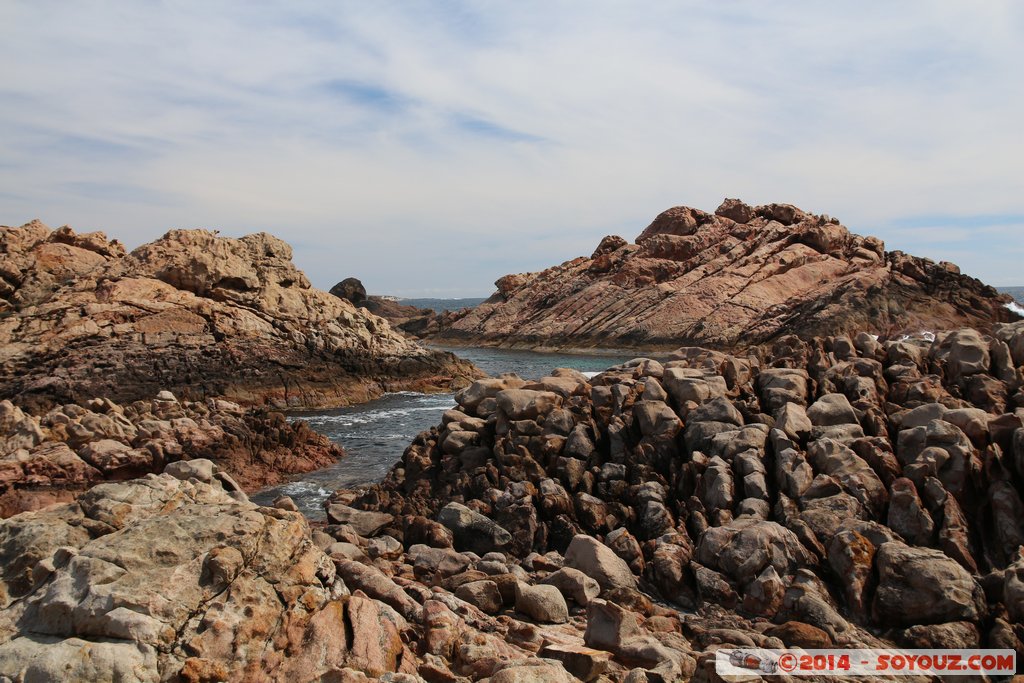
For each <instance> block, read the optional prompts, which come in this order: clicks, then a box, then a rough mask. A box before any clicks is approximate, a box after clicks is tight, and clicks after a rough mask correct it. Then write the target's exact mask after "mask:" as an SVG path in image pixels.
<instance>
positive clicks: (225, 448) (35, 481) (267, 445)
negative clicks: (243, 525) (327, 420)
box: [0, 391, 342, 517]
mask: <svg viewBox="0 0 1024 683" xmlns="http://www.w3.org/2000/svg"><path fill="white" fill-rule="evenodd" d="M341 455H342V450H341V448H339V447H338V446H336V445H335V444H333V443H332V442H331V441H330V440H329V439H328V438H327V437H325V436H323V435H321V434H318V433H316V432H314V431H313V430H311V429H310V428H309V426H308V425H307V424H306V423H305V422H302V421H294V422H289V421H288V420H287V419H285V417H284V415H282V414H281V413H276V412H273V411H268V410H266V409H264V408H251V409H246V408H243V407H241V406H239V405H238V404H237V403H232V402H230V401H226V400H223V399H207V400H206V401H204V402H189V401H178V399H177V398H175V397H174V395H173V394H171V393H170V392H168V391H163V392H160V393H159V394H158V395H157V396H156V397H155V398H153V399H150V400H147V401H135V402H133V403H129V404H124V405H119V404H117V403H114V402H113V401H111V400H109V399H93V400H92V401H88V402H86V403H85V405H77V404H66V405H62V406H57V407H55V408H53V409H52V410H49V411H47V412H46V413H43V414H41V415H31V414H26V413H25V412H24V411H23V410H21V408H19V407H18V406H16V405H14V404H13V403H11V402H10V401H8V400H2V401H0V517H9V516H11V515H13V514H17V513H19V512H24V511H28V510H36V509H39V508H42V507H46V506H47V505H51V504H53V503H56V502H67V501H70V500H72V499H74V498H75V497H77V496H78V495H80V494H81V493H82V492H84V491H86V490H87V489H89V488H90V487H92V486H94V485H96V484H98V483H100V482H103V481H110V480H115V481H119V480H125V479H132V478H135V477H140V476H142V475H144V474H148V473H151V472H157V473H158V472H162V471H163V470H164V468H165V467H166V466H167V465H168V464H170V463H175V462H179V461H190V460H193V459H196V458H206V459H210V460H212V461H213V462H214V463H215V464H216V466H217V468H218V469H219V470H221V471H223V474H222V475H219V476H221V477H226V479H225V480H226V481H229V482H231V483H230V486H232V487H233V488H236V489H240V490H246V491H252V490H254V489H256V488H260V487H262V486H267V485H271V484H277V483H280V482H281V481H282V480H283V479H284V478H285V477H287V476H288V475H290V474H296V473H299V472H309V471H311V470H314V469H318V468H321V467H326V466H327V465H330V464H332V463H334V462H335V461H336V460H337V459H338V458H339V457H341Z"/></svg>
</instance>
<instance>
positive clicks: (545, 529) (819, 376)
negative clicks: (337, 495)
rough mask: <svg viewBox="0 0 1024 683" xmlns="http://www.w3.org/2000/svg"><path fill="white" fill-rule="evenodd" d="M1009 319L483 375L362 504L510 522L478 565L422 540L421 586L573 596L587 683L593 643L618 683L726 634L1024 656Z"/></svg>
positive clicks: (1017, 393) (779, 642) (1015, 376)
mask: <svg viewBox="0 0 1024 683" xmlns="http://www.w3.org/2000/svg"><path fill="white" fill-rule="evenodd" d="M991 332H992V334H991V336H990V335H988V334H986V333H984V332H980V331H975V330H959V331H954V332H952V333H948V332H941V331H940V332H938V333H937V334H936V337H935V339H934V340H931V339H926V338H923V337H912V338H908V339H901V340H898V341H877V340H875V339H873V338H872V337H870V336H867V335H859V334H858V335H851V336H846V335H841V336H838V337H827V338H814V339H811V340H801V339H799V338H798V337H796V336H789V337H785V338H782V339H779V340H778V341H777V342H775V343H774V344H771V345H763V346H757V347H751V348H749V349H747V350H746V351H745V352H743V353H741V354H734V355H730V354H727V353H724V352H721V351H716V350H709V349H702V348H697V347H685V348H681V349H678V350H677V351H675V352H673V353H672V354H668V355H666V356H665V357H663V358H660V359H659V360H651V359H636V360H634V361H630V362H628V363H625V364H623V365H621V366H618V367H615V368H610V369H609V370H607V371H606V372H604V373H602V374H600V375H598V376H596V377H593V378H587V377H584V376H582V375H578V374H573V373H572V372H570V371H556V372H554V373H553V375H552V376H551V377H545V378H540V379H539V380H536V381H526V380H522V379H519V378H517V377H514V376H504V377H501V378H491V379H485V380H480V381H477V382H475V383H473V384H472V385H471V386H469V387H467V388H466V389H465V390H463V391H462V392H460V393H459V394H458V395H457V397H456V400H457V402H458V406H457V408H456V409H454V410H451V411H448V412H447V413H445V415H444V417H443V419H442V421H441V424H440V425H438V426H437V427H436V428H435V429H432V430H430V431H428V432H424V433H422V434H420V435H419V436H418V437H417V438H416V440H415V441H414V442H413V444H412V445H411V446H410V447H409V448H408V449H407V450H406V452H405V454H404V455H403V458H402V461H401V462H400V463H398V464H397V465H396V466H395V467H394V469H393V470H392V471H391V472H390V474H389V475H388V477H387V478H386V479H385V481H384V482H383V483H382V484H380V485H377V486H372V487H369V488H367V489H365V490H363V491H360V492H348V493H345V494H344V497H345V499H346V500H348V501H349V502H350V503H349V504H351V505H352V506H353V507H356V508H363V509H367V510H375V511H382V512H386V513H388V514H392V515H395V517H396V520H397V519H399V518H400V517H401V518H403V519H417V520H428V519H437V520H442V521H444V520H445V519H448V520H449V521H448V525H449V526H451V527H453V528H459V527H460V526H466V528H468V526H467V525H466V522H468V520H469V519H470V518H472V519H474V520H476V521H477V523H478V524H481V525H482V527H483V526H486V527H487V528H492V529H493V528H495V527H497V528H500V529H502V530H504V531H506V532H507V533H508V534H509V536H510V537H511V540H510V541H509V542H508V543H507V544H505V545H504V546H503V548H502V552H501V553H499V554H494V553H488V556H487V557H486V558H480V557H479V556H478V555H473V554H472V553H469V552H467V553H463V554H462V555H461V556H462V557H464V558H468V559H465V560H463V561H462V562H455V561H453V558H452V557H451V556H450V554H451V553H454V554H455V555H459V553H457V552H456V551H452V550H450V549H446V550H442V549H440V548H429V549H428V548H426V547H425V546H410V545H409V543H410V541H411V540H412V539H407V540H406V547H407V548H408V551H407V552H408V553H409V554H410V556H414V557H415V558H416V559H415V576H416V578H417V579H418V580H420V581H424V582H426V581H434V582H435V584H436V582H440V584H441V585H442V586H446V587H450V588H451V589H454V590H456V591H461V595H462V596H464V597H466V598H467V602H469V603H471V604H475V605H477V606H478V607H480V608H481V609H482V610H484V613H487V614H498V615H499V616H501V617H504V616H510V617H511V616H513V615H514V614H515V613H514V612H510V610H513V609H519V610H526V609H528V608H526V606H525V605H526V602H524V601H522V595H523V594H524V588H523V587H531V586H535V585H536V584H541V585H547V586H550V587H551V588H553V589H557V590H558V591H559V592H560V593H561V597H563V598H565V599H566V602H565V605H566V607H568V621H567V622H566V627H567V628H568V627H574V628H579V627H583V628H584V633H583V643H582V644H580V643H578V642H576V641H571V642H568V643H567V644H568V647H567V648H551V647H548V646H545V647H544V649H543V650H542V651H550V652H551V653H552V654H553V655H554V658H555V659H556V660H558V661H560V662H562V663H563V665H565V666H566V667H568V666H569V663H570V662H572V666H575V667H577V669H576V670H575V671H578V672H583V673H580V674H577V675H590V674H589V673H588V672H590V671H592V667H594V666H600V662H601V660H600V658H595V657H594V656H592V655H591V654H588V651H590V652H606V653H610V655H611V658H610V659H609V660H608V662H609V667H610V668H609V669H607V670H606V671H605V673H603V674H601V675H603V676H606V677H608V678H609V679H610V680H617V681H618V680H623V679H624V677H625V674H626V671H628V670H630V669H634V668H639V669H642V670H643V671H645V672H646V673H644V676H647V677H648V680H651V679H652V678H653V679H655V680H677V679H684V680H685V679H686V677H687V676H689V675H695V674H694V672H697V674H696V675H702V674H700V673H699V672H702V671H706V670H707V669H706V667H707V666H708V665H709V663H713V662H712V655H711V652H712V650H713V649H714V648H716V647H721V646H725V645H733V646H738V647H781V646H784V645H785V646H791V647H792V646H799V647H808V648H827V647H833V646H835V647H857V646H863V647H879V646H893V645H898V646H905V647H931V646H932V645H935V646H939V647H942V646H945V643H947V642H948V643H949V644H953V643H956V644H959V645H962V646H964V647H975V646H981V647H986V646H992V647H1012V648H1018V649H1020V650H1024V647H1022V646H1021V645H1020V643H1021V636H1022V635H1024V626H1022V624H1021V622H1020V618H1021V615H1022V614H1024V597H1022V596H1024V588H1021V587H1022V586H1024V581H1022V580H1021V576H1022V575H1024V570H1022V569H1021V565H1024V561H1022V560H1021V559H1020V557H1021V556H1022V555H1024V550H1018V549H1019V548H1022V546H1024V538H1022V534H1024V532H1022V531H1021V530H1022V528H1024V502H1022V500H1021V495H1020V493H1019V490H1020V488H1019V487H1020V482H1021V480H1022V476H1024V469H1022V468H1024V455H1022V454H1024V392H1022V390H1021V389H1022V387H1024V354H1018V357H1017V358H1014V356H1013V352H1012V351H1008V352H1007V353H1003V354H1001V355H1000V354H999V353H993V352H990V353H988V355H987V356H986V355H985V354H984V353H981V352H980V351H979V349H981V348H985V349H993V348H1001V347H1000V346H999V344H1003V345H1005V346H1006V348H1007V349H1014V348H1024V322H1020V323H1013V324H1008V325H999V326H996V328H995V329H994V330H992V331H991ZM986 359H987V360H986ZM1014 363H1015V365H1014ZM555 389H557V391H555ZM464 511H472V512H473V514H472V515H468V514H467V513H466V512H464ZM456 513H457V514H456ZM463 517H464V518H465V521H463V522H460V523H459V524H454V523H452V521H451V520H452V519H460V518H463ZM485 518H486V519H489V521H490V524H488V525H483V523H482V521H481V520H482V519H485ZM418 524H419V525H421V526H423V525H424V522H418ZM492 525H493V526H492ZM397 528H398V525H397V522H396V526H395V529H396V531H397ZM487 537H488V536H487V534H483V535H482V536H480V537H479V538H481V539H484V541H485V540H486V539H487ZM456 547H457V548H458V549H462V550H465V549H469V548H468V546H467V545H466V541H465V540H463V541H462V542H461V543H456ZM426 550H430V551H431V552H433V553H436V554H437V557H436V558H434V559H433V560H432V561H429V562H428V561H427V560H426V559H422V560H421V559H420V558H421V557H422V556H423V554H424V553H425V552H426ZM487 550H488V546H487V542H484V545H482V546H481V547H478V548H476V551H479V552H481V553H483V552H484V551H487ZM499 557H500V559H498V558H499ZM502 571H507V572H508V574H507V575H506V574H501V572H502ZM505 576H507V577H508V578H503V577H505ZM463 582H465V583H463ZM456 584H459V585H465V586H467V587H466V588H459V585H456ZM491 584H493V587H492V585H491ZM517 587H518V588H517ZM495 589H497V594H498V595H500V596H501V598H502V607H501V608H500V609H498V610H497V611H495V609H496V603H497V598H496V596H495ZM517 591H518V592H517ZM527 592H528V591H527ZM457 594H458V593H457ZM517 594H518V595H519V598H517ZM552 595H554V593H552ZM655 600H657V601H660V604H670V605H675V606H677V607H680V608H683V609H685V610H687V611H688V612H689V614H686V615H685V616H683V615H682V614H681V613H680V612H676V611H674V610H666V609H665V608H663V607H661V606H660V605H659V602H655ZM584 609H585V611H586V616H585V618H584V617H583V615H582V612H583V611H584ZM519 614H520V615H523V614H524V612H522V611H520V612H519ZM541 614H542V612H541V611H537V612H535V613H533V614H532V615H528V616H530V617H531V619H533V620H534V621H544V619H547V618H548V617H547V616H546V613H543V614H544V615H545V616H544V619H541V618H538V616H539V615H541ZM549 620H552V621H553V619H549ZM545 628H553V626H547V627H545ZM577 634H578V631H577ZM546 637H548V638H550V639H552V642H556V643H561V642H562V641H558V640H556V639H555V636H554V635H549V636H546ZM616 667H622V668H621V669H617V668H616ZM631 675H632V674H631ZM471 677H472V676H471ZM659 677H661V678H659ZM630 680H633V679H630Z"/></svg>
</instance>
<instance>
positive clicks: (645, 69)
mask: <svg viewBox="0 0 1024 683" xmlns="http://www.w3.org/2000/svg"><path fill="white" fill-rule="evenodd" d="M1019 7H1020V5H1018V4H1015V3H1013V2H997V1H993V2H989V3H984V4H980V5H979V4H977V3H967V2H960V3H956V2H923V1H922V2H906V3H896V4H894V3H882V2H867V3H827V4H826V3H811V2H806V3H803V2H795V3H788V4H785V5H780V4H772V5H770V6H769V5H768V4H765V3H757V2H731V3H719V2H702V3H698V2H690V3H677V2H649V3H645V4H644V5H643V6H642V7H640V6H637V5H635V4H633V5H628V4H622V3H613V2H581V1H580V2H529V1H527V2H521V3H515V4H507V5H496V4H488V5H481V4H477V3H466V4H460V3H445V4H443V5H437V4H424V5H409V4H408V3H385V2H378V3H361V2H350V3H340V4H337V3H315V2H297V3H280V4H273V3H269V4H259V5H244V6H242V5H236V6H234V7H227V6H215V3H198V2H197V3H174V4H162V5H150V4H141V3H129V2H122V3H76V4H74V5H71V6H68V5H63V4H62V5H56V4H50V3H47V2H32V3H29V2H24V3H6V4H5V5H4V6H3V7H2V8H0V22H2V23H3V25H5V26H8V27H11V30H10V31H9V32H8V35H7V37H6V39H5V41H3V42H2V43H0V60H2V62H3V63H4V64H5V65H8V67H9V68H6V69H5V70H4V71H3V74H2V75H0V187H2V188H3V190H2V191H0V221H2V222H7V223H11V222H19V221H23V220H27V219H29V218H32V217H34V216H36V215H39V216H40V217H42V218H43V219H44V220H46V221H49V222H53V223H57V224H59V223H64V222H68V223H71V224H73V225H74V226H76V227H80V228H82V229H93V228H103V229H106V230H107V231H108V232H109V233H111V234H114V235H117V236H119V237H121V238H123V239H124V240H125V241H126V242H128V243H130V244H137V243H139V242H142V241H144V240H146V239H150V238H152V237H154V236H156V235H158V234H160V233H162V232H163V231H164V230H166V229H167V228H170V227H188V226H209V227H219V228H222V229H224V230H225V232H229V233H241V232H245V231H249V230H254V229H266V230H271V231H273V232H276V233H277V234H280V235H281V236H282V237H285V238H286V239H289V240H291V241H293V242H294V243H295V244H296V258H297V260H298V261H299V264H300V265H301V266H302V267H304V268H306V269H307V270H308V271H309V273H310V275H311V277H312V278H313V280H314V282H316V283H317V284H319V285H321V286H330V285H331V284H333V282H334V281H336V280H340V279H341V278H343V277H346V276H348V275H353V274H355V275H357V276H360V277H362V278H363V279H364V281H366V283H367V285H368V286H369V288H370V289H371V290H375V291H390V292H395V293H406V294H412V293H415V292H418V291H427V290H444V291H450V292H451V293H452V294H467V295H471V294H487V293H488V292H489V289H490V283H491V282H492V281H493V280H494V279H495V278H496V277H498V276H499V275H501V274H503V273H505V272H510V271H519V270H526V269H533V268H539V267H544V266H546V265H551V264H554V263H557V262H560V261H562V260H565V259H567V258H570V257H572V256H575V255H578V254H585V253H589V252H590V251H591V250H592V249H593V246H594V245H595V244H596V243H597V241H598V240H599V239H600V238H601V237H602V236H603V235H604V234H607V233H609V232H617V233H620V234H623V235H624V236H626V237H630V238H631V237H634V236H635V235H636V234H638V233H639V232H640V230H642V228H643V227H644V226H645V225H646V223H647V222H648V221H649V220H650V218H652V217H653V216H654V215H655V214H657V213H658V212H659V211H661V210H662V209H664V208H667V207H668V206H671V205H673V204H680V203H686V204H691V205H696V206H700V207H702V208H706V209H713V208H714V207H715V206H716V205H717V203H718V202H719V201H720V200H721V198H722V197H723V196H740V197H742V198H744V199H746V200H747V201H751V202H754V203H760V202H767V201H790V202H793V203H796V204H798V205H801V206H803V207H805V208H807V209H809V210H812V211H819V212H825V213H830V214H832V215H836V216H838V217H839V218H841V219H842V220H843V221H844V222H845V223H846V224H847V225H848V226H849V227H851V228H852V229H854V230H858V231H863V232H875V233H880V236H882V237H883V238H885V239H887V241H889V242H890V244H894V243H895V244H898V245H899V246H901V247H902V248H906V249H908V250H910V251H913V252H915V253H922V254H924V255H931V253H930V250H933V251H934V252H935V253H938V248H936V247H935V246H934V241H935V240H936V233H935V231H931V232H930V233H929V232H928V231H923V230H920V229H918V232H917V233H914V232H912V230H914V229H917V228H916V227H913V226H912V227H911V228H907V227H906V224H905V223H901V219H904V218H906V217H913V216H934V217H939V222H938V223H935V224H934V227H935V228H936V229H937V230H939V231H944V232H942V233H941V234H944V235H945V236H946V237H950V236H953V237H957V236H960V237H962V236H964V235H965V234H968V235H971V236H976V237H977V240H978V243H977V244H974V243H972V244H971V247H972V248H974V249H976V250H981V249H983V248H984V246H985V244H986V240H988V239H990V238H991V239H993V240H995V238H993V237H991V235H990V234H986V233H984V232H983V231H980V230H979V229H978V228H976V227H970V226H969V227H964V223H963V222H962V221H958V220H957V217H962V216H971V215H988V214H1005V215H1018V216H1019V215H1021V214H1024V206H1022V204H1021V197H1024V178H1022V177H1021V175H1020V173H1019V169H1018V167H1019V158H1020V156H1021V153H1022V152H1024V149H1022V146H1024V144H1022V143H1021V137H1020V135H1019V133H1018V128H1019V121H1020V119H1021V115H1022V114H1024V93H1022V92H1021V91H1020V89H1019V88H1017V87H1015V86H1016V83H1018V82H1020V77H1021V67H1020V65H1021V64H1024V47H1022V45H1021V43H1020V41H1019V39H1018V36H1019V35H1020V33H1021V29H1024V17H1022V11H1021V9H1019ZM942 216H951V217H952V218H951V219H950V222H949V223H947V224H943V223H942V220H941V217H942ZM917 225H920V223H918V224H917ZM908 230H909V231H908ZM961 241H962V242H970V241H971V240H970V239H966V240H961ZM1003 242H1005V239H1004V240H1003ZM1003 242H999V241H993V242H992V244H1003ZM972 259H974V261H977V262H979V263H981V260H980V256H978V257H975V256H970V255H968V261H971V260H972ZM987 263H988V265H987V266H986V267H985V272H983V273H981V274H982V275H983V276H984V277H985V278H986V279H990V280H991V281H993V282H996V283H997V284H1006V283H1009V282H1010V281H1012V279H1013V278H1014V277H1016V273H1017V270H1018V269H1019V267H1018V266H1016V265H1015V262H1014V261H1012V260H1010V259H1008V258H1007V259H1002V260H1000V259H999V258H996V259H990V260H989V261H988V262H987Z"/></svg>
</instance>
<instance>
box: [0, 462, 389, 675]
mask: <svg viewBox="0 0 1024 683" xmlns="http://www.w3.org/2000/svg"><path fill="white" fill-rule="evenodd" d="M40 530H44V531H45V533H42V534H39V533H37V532H38V531H40ZM86 530H87V531H86ZM0 538H2V542H0V546H2V549H3V551H2V552H3V558H4V567H5V568H4V572H3V576H2V583H0V589H2V590H0V594H2V596H3V597H2V603H0V604H2V607H3V608H2V610H0V641H2V642H0V673H2V674H4V675H5V676H9V677H11V678H13V679H14V680H19V681H21V680H26V681H28V680H35V681H51V680H52V681H58V680H139V681H161V680H171V679H174V678H176V677H177V676H180V677H181V679H182V680H186V681H199V680H213V679H217V680H229V679H230V680H242V679H245V680H285V679H292V680H312V679H314V678H316V677H318V676H319V675H322V674H325V673H327V672H328V671H332V670H340V669H342V668H344V667H345V666H346V665H347V664H349V663H353V662H355V661H356V659H357V658H358V655H359V650H358V647H357V646H358V643H357V642H352V637H351V636H349V635H347V633H346V632H347V631H348V632H352V630H353V629H352V622H353V621H361V620H362V619H361V617H360V615H359V609H357V608H356V605H355V604H354V602H353V600H354V599H349V600H348V601H346V599H345V598H343V597H341V596H340V595H339V594H338V591H337V588H338V587H339V586H340V585H341V584H339V583H338V582H337V581H336V579H335V570H334V566H333V564H332V563H331V562H330V560H329V559H328V558H327V557H326V556H325V555H324V554H323V553H322V552H321V551H320V550H319V549H318V548H317V547H316V546H315V545H314V544H313V543H312V542H311V541H310V538H309V529H308V526H307V524H306V522H305V520H304V519H303V518H302V516H301V515H299V514H298V513H288V512H282V511H279V510H274V509H271V508H260V507H257V506H255V505H252V504H251V503H246V502H240V501H238V500H235V499H234V498H232V497H231V496H230V495H229V494H228V493H227V492H225V491H224V490H223V489H222V488H221V487H220V486H218V485H217V484H216V483H214V484H207V483H203V482H199V481H195V480H193V481H181V480H179V479H176V478H174V477H172V476H170V475H166V474H165V475H159V476H157V475H150V476H149V477H147V478H145V479H139V480H134V481H131V482H124V483H108V484H101V485H99V486H97V487H95V488H93V489H92V490H91V491H89V492H88V493H86V494H85V495H83V496H82V497H81V498H80V499H79V501H78V502H76V503H72V504H69V505H64V506H57V507H51V508H49V509H47V510H44V511H40V512H32V513H25V514H22V515H18V516H16V517H13V518H11V519H9V520H5V521H4V522H2V523H0ZM29 557H31V558H32V559H33V560H34V561H35V566H34V567H33V566H29V565H27V564H26V563H25V558H29ZM12 559H14V560H16V562H13V563H12V561H11V560H12ZM372 628H373V631H374V632H378V631H380V629H381V623H380V622H375V623H373V624H372ZM364 634H365V636H368V637H373V636H371V635H370V634H369V633H366V632H365V631H364ZM396 645H397V647H396V650H397V656H401V653H402V649H401V641H400V640H399V641H398V642H397V644H396ZM369 668H370V667H369V666H366V667H364V670H367V671H369ZM391 670H393V669H391Z"/></svg>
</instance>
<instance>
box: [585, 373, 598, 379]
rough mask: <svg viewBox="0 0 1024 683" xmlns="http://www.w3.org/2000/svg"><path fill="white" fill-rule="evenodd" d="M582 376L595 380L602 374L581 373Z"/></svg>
mask: <svg viewBox="0 0 1024 683" xmlns="http://www.w3.org/2000/svg"><path fill="white" fill-rule="evenodd" d="M580 374H581V375H583V376H584V377H586V378H587V379H593V378H594V377H597V376H598V375H600V374H601V373H600V372H581V373H580Z"/></svg>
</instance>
